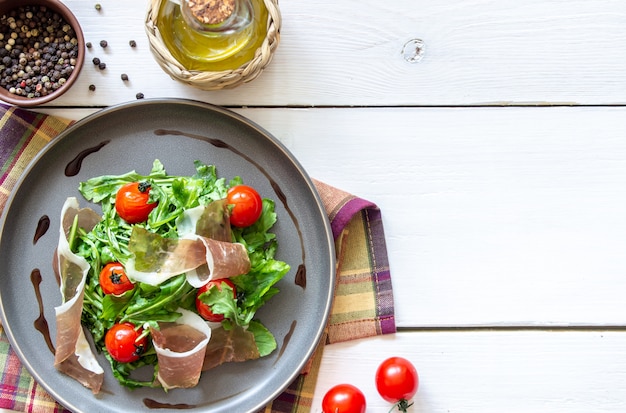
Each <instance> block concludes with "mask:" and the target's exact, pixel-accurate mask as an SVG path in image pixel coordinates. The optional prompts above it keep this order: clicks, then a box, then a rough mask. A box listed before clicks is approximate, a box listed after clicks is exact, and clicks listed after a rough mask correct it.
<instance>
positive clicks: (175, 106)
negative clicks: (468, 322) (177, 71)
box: [0, 100, 335, 412]
mask: <svg viewBox="0 0 626 413" xmlns="http://www.w3.org/2000/svg"><path fill="white" fill-rule="evenodd" d="M160 131H161V132H160ZM162 131H168V132H162ZM98 147H100V149H99V150H97V151H95V149H96V148H98ZM80 154H82V156H84V159H83V161H82V164H81V165H80V171H79V173H78V174H77V175H75V176H67V174H66V167H67V166H68V165H70V164H71V162H72V160H74V159H76V158H77V156H79V155H80ZM155 158H158V159H160V160H161V161H162V162H163V164H164V165H165V167H166V169H167V171H168V172H169V173H170V174H176V175H191V174H193V173H194V172H195V169H194V166H193V161H194V159H199V160H201V161H203V162H205V163H207V164H214V165H216V166H217V170H218V175H219V176H221V177H225V178H227V179H230V178H232V177H233V176H235V175H239V176H241V177H242V178H243V180H244V182H246V183H247V184H249V185H252V186H254V187H256V188H257V189H258V190H259V192H260V193H261V195H262V196H264V197H268V198H272V199H274V200H275V201H276V210H277V214H278V223H277V224H276V227H275V232H276V234H277V238H278V240H279V251H278V258H279V259H281V260H283V261H286V262H288V263H290V264H291V267H292V269H291V271H290V272H289V273H288V274H287V275H286V276H285V278H283V279H282V280H281V281H280V283H279V284H278V287H279V288H280V290H281V291H280V293H279V294H278V295H276V296H274V297H273V298H272V299H271V300H270V301H269V302H268V303H267V304H266V305H265V306H264V307H263V308H262V309H261V311H259V312H258V313H257V316H258V318H259V319H260V320H261V321H262V322H263V323H264V324H265V325H266V326H267V327H268V328H269V329H270V331H272V333H273V334H274V336H275V337H276V341H277V343H278V349H277V350H276V351H275V352H274V353H272V354H271V355H270V356H267V357H265V358H263V359H260V360H254V361H248V362H243V363H228V364H225V365H222V366H220V367H217V368H215V369H213V370H210V371H207V372H205V373H203V375H202V378H201V380H200V384H199V385H198V386H197V387H196V388H193V389H176V390H172V391H170V392H168V393H165V392H164V391H163V390H161V389H139V390H134V391H131V390H127V389H125V388H123V387H122V386H120V385H119V384H118V383H117V381H116V380H115V379H114V378H113V376H112V374H111V373H110V370H108V363H107V361H106V360H105V359H104V357H100V362H101V365H102V366H103V367H104V368H105V371H106V378H105V383H104V387H103V389H104V392H103V393H101V394H100V395H98V396H93V395H92V394H91V391H90V390H88V389H86V388H84V387H82V386H81V385H80V384H79V383H78V382H76V381H74V380H73V379H70V378H69V377H67V376H65V375H63V374H60V373H58V372H57V371H56V370H55V368H54V367H53V354H52V353H51V351H50V350H49V349H48V347H47V346H46V343H45V340H44V335H43V334H41V333H40V332H39V331H38V330H37V329H36V328H35V327H34V322H35V320H36V319H37V318H38V317H39V309H38V305H37V298H36V295H35V288H34V286H33V284H32V283H31V280H30V278H31V273H32V272H33V270H34V269H39V270H40V272H41V275H42V279H43V281H42V283H41V286H40V289H41V293H42V298H43V305H44V316H45V318H46V319H47V321H48V323H49V329H50V335H51V336H52V337H53V338H54V337H56V324H55V318H54V306H55V305H58V304H59V303H60V300H61V295H60V293H59V290H58V287H57V284H56V281H55V277H54V274H53V272H52V268H51V267H52V256H53V252H54V249H55V246H56V243H57V239H58V227H59V213H60V210H61V206H62V205H63V202H64V200H65V198H66V197H68V196H76V197H78V198H79V199H80V200H82V197H81V196H80V194H79V193H78V191H77V187H78V184H79V182H81V181H83V180H86V179H88V178H90V177H94V176H99V175H104V174H121V173H125V172H127V171H130V170H133V169H134V170H137V172H139V173H144V174H147V173H148V172H149V171H150V168H151V165H152V162H153V160H154V159H155ZM75 168H76V166H74V169H75ZM70 169H72V167H70ZM280 192H282V193H283V194H284V198H281V196H279V194H280ZM87 205H89V204H88V203H87V202H86V201H84V200H82V201H81V206H87ZM44 215H47V216H48V217H50V222H51V224H50V229H49V230H48V231H47V232H46V233H45V234H44V235H43V236H42V237H41V238H40V239H39V240H38V241H37V242H36V243H34V242H33V240H34V236H35V232H36V228H37V226H38V222H39V219H40V218H41V217H42V216H44ZM327 221H328V219H327V217H326V214H325V212H324V208H323V205H322V204H321V202H320V199H319V196H318V194H317V192H316V191H315V187H314V186H313V184H312V182H311V180H310V178H309V177H308V175H307V174H306V172H305V171H304V169H303V168H302V166H301V165H300V164H299V163H298V161H297V160H296V159H295V158H294V157H293V155H292V154H291V153H290V152H289V151H288V150H287V149H286V148H285V147H284V146H283V145H282V144H281V143H280V142H279V141H277V140H276V139H275V138H273V137H272V136H271V135H270V134H269V133H268V132H266V131H265V130H263V129H262V128H260V127H259V126H258V125H256V124H254V123H252V122H250V121H249V120H247V119H245V118H243V117H241V116H239V115H237V114H235V113H233V112H231V111H228V110H225V109H222V108H219V107H215V106H211V105H207V104H204V103H198V102H192V101H186V100H145V101H136V102H132V103H128V104H122V105H118V106H114V107H110V108H108V109H105V110H102V111H100V112H98V113H95V114H93V115H91V116H89V117H88V118H86V119H84V120H82V121H80V122H78V123H77V124H75V125H74V126H72V127H71V128H69V129H68V130H66V131H65V132H64V133H63V134H62V135H60V136H59V137H58V138H57V139H55V140H54V141H52V142H51V143H50V144H49V145H48V146H47V147H46V148H45V149H44V150H43V151H42V152H41V153H40V154H39V155H38V156H37V158H36V159H35V160H34V161H33V162H32V163H31V165H30V166H29V167H28V169H27V171H26V173H25V174H24V175H23V176H22V178H21V180H20V181H19V182H18V185H17V187H16V189H15V190H14V191H13V193H12V194H11V198H10V199H9V202H8V203H7V205H6V208H5V212H4V215H3V220H2V228H1V238H0V268H2V272H1V273H0V285H1V286H2V287H1V288H0V304H1V310H2V311H1V315H2V322H3V325H4V327H5V330H6V333H7V335H8V337H9V340H10V342H11V344H12V345H13V348H14V349H15V351H16V352H17V354H18V356H19V357H20V359H21V360H22V362H23V363H24V365H25V366H26V367H27V368H28V370H29V371H30V372H31V373H32V375H33V376H34V377H35V379H36V380H37V381H38V382H39V383H41V384H42V385H43V386H44V387H45V388H46V390H48V391H49V392H50V393H51V394H52V396H53V397H54V398H56V399H57V400H58V401H59V402H60V403H62V404H63V405H65V406H66V407H67V408H69V409H70V410H72V411H74V412H103V411H115V412H117V411H119V412H139V411H150V410H153V409H154V408H150V407H148V406H147V405H146V401H147V400H154V401H156V402H157V403H161V405H160V406H159V407H161V408H162V407H167V406H168V405H169V406H171V409H172V410H178V409H180V408H182V407H185V408H194V409H195V410H197V411H211V412H244V411H258V410H259V409H260V408H262V407H263V406H264V405H265V404H266V403H268V402H269V401H271V400H272V399H274V398H275V397H277V396H278V395H279V394H280V393H281V391H282V390H284V388H285V387H286V386H288V385H289V384H290V383H291V382H292V381H293V380H294V379H295V378H296V377H297V375H298V374H299V372H300V370H301V369H302V368H303V366H304V365H305V363H306V361H307V359H308V358H309V356H310V355H311V354H312V352H313V350H314V348H315V346H316V344H317V342H318V340H319V338H320V337H321V334H322V331H323V328H324V325H325V323H326V320H327V318H328V314H329V309H330V304H331V301H332V293H333V284H334V276H335V272H334V271H335V262H334V250H333V240H332V234H331V231H330V226H329V224H328V222H327ZM300 265H304V267H305V268H306V278H307V284H306V287H305V288H303V287H302V286H300V285H298V283H296V271H297V269H298V267H299V266H300ZM175 405H178V406H175ZM161 408H159V410H160V411H162V409H161ZM167 409H169V408H166V410H167Z"/></svg>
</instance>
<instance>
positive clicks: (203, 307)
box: [196, 278, 237, 323]
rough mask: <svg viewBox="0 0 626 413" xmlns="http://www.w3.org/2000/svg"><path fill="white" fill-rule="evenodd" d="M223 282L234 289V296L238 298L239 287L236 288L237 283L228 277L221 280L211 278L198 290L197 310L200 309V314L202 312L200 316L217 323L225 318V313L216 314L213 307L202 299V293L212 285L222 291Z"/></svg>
mask: <svg viewBox="0 0 626 413" xmlns="http://www.w3.org/2000/svg"><path fill="white" fill-rule="evenodd" d="M222 284H226V285H228V286H229V287H230V288H232V289H233V298H234V299H236V298H237V289H236V288H235V284H233V282H232V281H231V280H229V279H228V278H221V279H219V280H211V281H209V282H208V283H206V284H205V285H203V286H202V287H200V288H198V292H197V293H196V310H198V314H200V316H201V317H202V318H204V319H205V320H207V321H213V322H215V323H219V322H221V321H222V320H224V315H223V314H215V313H214V312H213V310H211V307H209V305H208V304H206V303H204V302H202V301H201V300H200V295H201V294H202V293H205V292H207V291H209V290H210V289H211V287H215V288H217V289H219V290H220V291H222Z"/></svg>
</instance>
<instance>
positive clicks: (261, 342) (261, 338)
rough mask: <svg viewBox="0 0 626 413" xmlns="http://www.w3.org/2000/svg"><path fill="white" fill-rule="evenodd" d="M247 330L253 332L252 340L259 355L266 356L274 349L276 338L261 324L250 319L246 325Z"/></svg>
mask: <svg viewBox="0 0 626 413" xmlns="http://www.w3.org/2000/svg"><path fill="white" fill-rule="evenodd" d="M248 331H249V332H251V333H252V334H254V341H255V342H256V346H257V348H258V349H259V356H261V357H264V356H267V355H268V354H270V353H271V352H272V351H274V350H276V347H277V346H276V339H275V338H274V336H273V335H272V333H270V331H269V330H268V329H267V328H265V326H264V325H263V324H261V323H260V322H258V321H256V320H252V321H250V325H249V326H248Z"/></svg>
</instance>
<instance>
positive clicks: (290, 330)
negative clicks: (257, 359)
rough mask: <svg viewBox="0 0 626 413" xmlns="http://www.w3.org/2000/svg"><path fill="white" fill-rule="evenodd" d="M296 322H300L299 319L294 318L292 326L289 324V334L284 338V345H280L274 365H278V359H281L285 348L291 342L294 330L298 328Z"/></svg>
mask: <svg viewBox="0 0 626 413" xmlns="http://www.w3.org/2000/svg"><path fill="white" fill-rule="evenodd" d="M296 324H298V320H293V321H292V322H291V326H289V331H288V332H287V334H285V338H283V345H282V346H281V347H280V351H279V352H278V357H276V360H275V361H274V365H276V363H277V362H278V360H280V358H281V357H282V355H283V353H284V352H285V349H286V348H287V344H289V340H291V336H292V335H293V332H294V331H295V330H296Z"/></svg>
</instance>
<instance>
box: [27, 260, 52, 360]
mask: <svg viewBox="0 0 626 413" xmlns="http://www.w3.org/2000/svg"><path fill="white" fill-rule="evenodd" d="M41 280H42V278H41V271H39V269H38V268H35V269H34V270H33V271H32V272H31V273H30V281H31V283H32V284H33V288H34V289H35V296H36V297H37V303H38V304H39V317H37V319H36V320H35V322H34V323H33V324H34V325H35V329H37V331H39V332H40V333H41V335H42V336H43V338H44V340H45V341H46V344H47V345H48V348H49V349H50V352H51V353H52V354H54V353H55V352H56V350H55V349H54V344H52V339H51V338H50V329H49V328H48V321H47V320H46V317H45V316H44V315H43V299H42V297H41V289H40V288H39V287H40V284H41Z"/></svg>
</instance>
